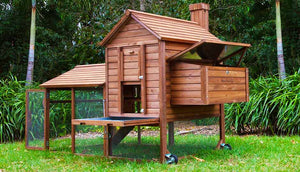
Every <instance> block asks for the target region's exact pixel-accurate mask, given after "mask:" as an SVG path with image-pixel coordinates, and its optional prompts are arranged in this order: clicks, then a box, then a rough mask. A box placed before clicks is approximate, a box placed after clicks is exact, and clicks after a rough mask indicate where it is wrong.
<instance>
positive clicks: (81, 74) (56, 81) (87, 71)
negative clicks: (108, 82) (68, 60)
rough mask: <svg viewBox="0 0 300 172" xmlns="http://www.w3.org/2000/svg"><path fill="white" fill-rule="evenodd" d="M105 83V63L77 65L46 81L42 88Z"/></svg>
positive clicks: (91, 85)
mask: <svg viewBox="0 0 300 172" xmlns="http://www.w3.org/2000/svg"><path fill="white" fill-rule="evenodd" d="M104 83H105V64H91V65H77V66H75V68H74V69H71V70H69V71H67V72H65V73H63V74H61V75H59V76H57V77H55V78H53V79H51V80H49V81H47V82H44V83H43V84H41V85H40V86H41V87H44V88H72V87H98V86H101V85H103V84H104Z"/></svg>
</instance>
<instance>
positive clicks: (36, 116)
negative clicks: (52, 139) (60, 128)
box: [25, 90, 45, 149]
mask: <svg viewBox="0 0 300 172" xmlns="http://www.w3.org/2000/svg"><path fill="white" fill-rule="evenodd" d="M44 122H45V90H27V91H26V133H25V134H26V147H27V148H40V149H42V148H44V146H45V145H44V138H45V136H44Z"/></svg>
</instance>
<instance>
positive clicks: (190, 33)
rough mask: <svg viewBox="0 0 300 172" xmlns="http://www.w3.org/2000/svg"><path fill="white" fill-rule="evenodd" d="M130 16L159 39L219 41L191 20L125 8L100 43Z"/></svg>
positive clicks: (105, 40) (111, 35)
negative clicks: (124, 11)
mask: <svg viewBox="0 0 300 172" xmlns="http://www.w3.org/2000/svg"><path fill="white" fill-rule="evenodd" d="M130 18H133V19H134V20H136V21H137V22H138V23H140V24H141V25H142V26H144V27H145V29H147V30H148V31H149V32H151V33H152V34H153V35H154V36H156V37H157V38H158V39H159V40H168V41H175V42H186V43H196V42H199V41H202V40H208V41H214V42H219V41H221V40H220V39H218V38H217V37H216V36H214V35H213V34H211V33H210V32H209V31H207V30H206V29H204V28H202V27H201V26H200V25H199V24H197V23H196V22H193V21H188V20H182V19H177V18H172V17H167V16H161V15H156V14H151V13H146V12H141V11H135V10H127V11H126V13H125V15H124V16H123V17H122V18H121V20H120V21H119V22H118V23H117V24H116V25H115V26H114V28H113V29H112V30H111V31H110V32H109V33H108V34H107V36H106V37H105V38H104V39H103V40H102V41H101V42H100V45H101V46H105V45H106V44H107V43H108V42H109V41H110V40H111V39H112V38H113V36H114V35H115V34H116V33H117V32H118V31H119V29H120V28H121V27H122V26H123V25H124V24H125V23H126V21H128V19H130Z"/></svg>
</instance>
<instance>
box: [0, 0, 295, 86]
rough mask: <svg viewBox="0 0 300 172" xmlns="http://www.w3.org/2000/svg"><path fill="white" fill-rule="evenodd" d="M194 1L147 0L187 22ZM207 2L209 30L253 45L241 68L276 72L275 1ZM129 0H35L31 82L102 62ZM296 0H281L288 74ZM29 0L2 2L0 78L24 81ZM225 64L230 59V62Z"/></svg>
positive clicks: (151, 7) (153, 9) (154, 9)
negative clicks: (103, 42)
mask: <svg viewBox="0 0 300 172" xmlns="http://www.w3.org/2000/svg"><path fill="white" fill-rule="evenodd" d="M198 2H199V1H197V0H179V1H173V0H165V1H161V0H151V1H150V0H146V1H145V7H146V11H147V12H150V13H156V14H161V15H166V16H171V17H176V18H182V19H186V20H189V19H190V12H189V10H188V5H189V4H192V3H198ZM202 2H205V3H209V4H210V9H211V10H210V12H209V16H210V31H211V32H212V33H213V34H215V35H216V36H217V37H219V38H220V39H222V40H227V41H238V42H246V43H251V44H252V47H251V48H250V49H249V50H248V52H247V53H246V55H245V59H244V61H243V62H242V66H247V67H250V74H251V76H252V77H254V78H256V77H257V76H259V75H265V76H266V75H270V74H276V73H277V56H276V32H275V2H274V0H262V1H257V0H247V1H240V0H226V1H225V0H203V1H202ZM128 8H130V9H135V10H139V3H138V2H137V1H133V0H111V1H104V0H100V1H99V0H90V1H78V0H75V1H74V0H65V1H57V0H48V1H47V3H45V1H37V23H36V26H37V31H36V46H35V70H34V80H35V81H38V82H43V81H46V80H48V79H51V78H53V77H55V76H57V75H59V74H61V73H62V72H65V71H67V70H69V69H71V68H72V67H74V66H75V65H78V64H91V63H100V62H104V48H103V47H99V46H97V43H98V42H100V41H101V40H102V39H103V38H104V37H105V36H106V35H107V33H108V32H109V31H110V30H111V29H112V27H113V26H114V25H115V24H116V23H117V22H118V20H119V19H120V18H121V16H122V15H123V14H124V10H126V9H128ZM298 8H299V3H298V1H297V0H285V1H281V17H282V32H283V48H284V56H285V64H286V70H287V73H289V74H292V73H293V72H294V71H296V70H298V68H299V67H300V57H299V55H300V52H299V51H300V49H299V48H298V47H300V39H298V38H299V34H300V33H299V32H300V29H299V26H300V21H299V20H298V19H299V13H297V10H298ZM30 13H31V1H30V0H15V1H3V2H1V3H0V54H1V56H0V61H1V62H2V63H1V64H0V77H3V76H5V75H7V73H8V72H12V73H13V74H14V75H15V76H17V77H18V78H19V79H20V80H25V74H26V68H27V59H28V58H27V57H28V42H29V30H30ZM229 63H233V62H230V61H229Z"/></svg>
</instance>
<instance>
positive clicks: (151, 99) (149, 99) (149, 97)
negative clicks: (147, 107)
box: [146, 94, 159, 102]
mask: <svg viewBox="0 0 300 172" xmlns="http://www.w3.org/2000/svg"><path fill="white" fill-rule="evenodd" d="M146 97H147V102H157V101H159V95H158V94H147V95H146Z"/></svg>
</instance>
